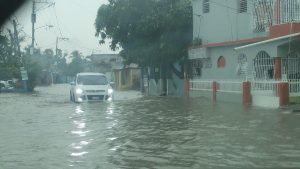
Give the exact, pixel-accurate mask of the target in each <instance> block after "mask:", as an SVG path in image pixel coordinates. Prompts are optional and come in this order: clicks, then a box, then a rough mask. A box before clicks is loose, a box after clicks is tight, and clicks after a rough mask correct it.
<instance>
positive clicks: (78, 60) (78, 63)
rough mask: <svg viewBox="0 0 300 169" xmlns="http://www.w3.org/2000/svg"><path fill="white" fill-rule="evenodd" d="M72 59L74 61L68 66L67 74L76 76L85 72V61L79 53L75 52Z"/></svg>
mask: <svg viewBox="0 0 300 169" xmlns="http://www.w3.org/2000/svg"><path fill="white" fill-rule="evenodd" d="M70 58H72V61H71V63H69V64H68V66H67V69H66V74H67V75H68V76H75V75H76V74H77V73H79V72H82V71H83V70H84V67H85V66H84V59H83V56H82V55H81V53H80V52H79V51H73V52H72V53H71V56H70Z"/></svg>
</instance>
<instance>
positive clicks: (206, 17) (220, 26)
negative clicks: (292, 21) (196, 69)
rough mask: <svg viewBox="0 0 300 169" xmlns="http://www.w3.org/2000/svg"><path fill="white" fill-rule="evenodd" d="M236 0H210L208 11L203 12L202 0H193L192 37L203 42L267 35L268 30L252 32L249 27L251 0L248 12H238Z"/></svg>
mask: <svg viewBox="0 0 300 169" xmlns="http://www.w3.org/2000/svg"><path fill="white" fill-rule="evenodd" d="M238 2H239V1H237V0H214V1H210V11H209V13H203V11H202V9H203V7H202V4H203V0H193V13H194V15H193V23H194V26H193V37H194V38H195V37H200V38H202V41H203V44H208V43H217V42H224V41H233V40H240V39H248V38H254V37H262V36H268V32H261V33H254V32H253V30H252V29H251V15H250V12H251V10H252V9H250V7H251V6H252V4H251V3H252V1H248V12H247V13H238V12H237V10H238Z"/></svg>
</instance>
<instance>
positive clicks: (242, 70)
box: [236, 53, 248, 75]
mask: <svg viewBox="0 0 300 169" xmlns="http://www.w3.org/2000/svg"><path fill="white" fill-rule="evenodd" d="M236 71H237V74H238V75H247V72H248V64H247V56H246V55H245V54H244V53H241V54H239V56H238V65H237V70H236Z"/></svg>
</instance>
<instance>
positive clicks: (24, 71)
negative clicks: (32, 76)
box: [21, 69, 28, 80]
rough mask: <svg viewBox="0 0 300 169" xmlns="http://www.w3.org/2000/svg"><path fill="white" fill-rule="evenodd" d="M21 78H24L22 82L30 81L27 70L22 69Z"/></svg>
mask: <svg viewBox="0 0 300 169" xmlns="http://www.w3.org/2000/svg"><path fill="white" fill-rule="evenodd" d="M21 77H22V80H28V75H27V71H26V70H22V69H21Z"/></svg>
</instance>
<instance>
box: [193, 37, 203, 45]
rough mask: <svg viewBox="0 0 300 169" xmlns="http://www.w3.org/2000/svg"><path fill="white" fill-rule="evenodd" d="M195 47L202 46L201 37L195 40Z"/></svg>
mask: <svg viewBox="0 0 300 169" xmlns="http://www.w3.org/2000/svg"><path fill="white" fill-rule="evenodd" d="M193 45H202V39H201V38H199V37H196V38H194V39H193Z"/></svg>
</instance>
